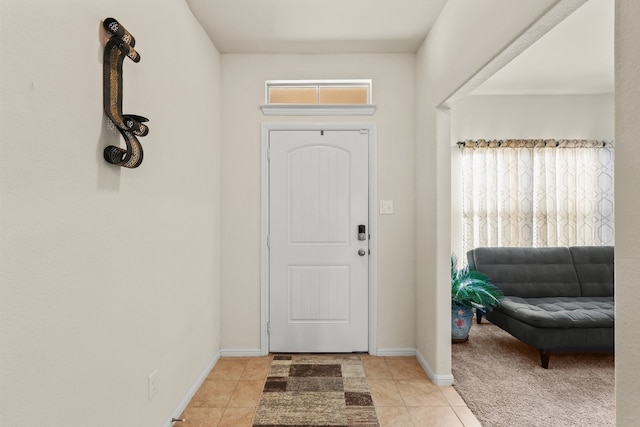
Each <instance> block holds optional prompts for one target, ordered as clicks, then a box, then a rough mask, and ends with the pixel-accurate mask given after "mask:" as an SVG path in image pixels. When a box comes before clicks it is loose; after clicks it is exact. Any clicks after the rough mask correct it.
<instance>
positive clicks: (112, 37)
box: [102, 18, 149, 168]
mask: <svg viewBox="0 0 640 427" xmlns="http://www.w3.org/2000/svg"><path fill="white" fill-rule="evenodd" d="M102 25H103V26H104V29H105V30H106V32H107V35H108V36H109V40H108V41H107V44H106V45H105V47H104V64H103V83H104V96H103V101H104V112H105V113H106V114H107V116H108V117H109V119H110V120H111V121H112V122H113V124H114V125H115V126H116V127H117V128H118V130H119V131H120V133H121V134H122V136H123V137H124V141H125V143H126V146H127V149H126V150H125V149H122V148H120V147H115V146H113V145H109V146H108V147H106V148H105V149H104V158H105V160H106V161H107V162H109V163H111V164H114V165H118V166H123V167H126V168H137V167H138V166H140V164H141V163H142V157H143V155H142V154H143V153H142V145H141V144H140V142H139V141H138V138H137V137H142V136H145V135H147V134H148V133H149V128H148V127H147V125H145V124H144V122H148V121H149V119H147V118H145V117H142V116H137V115H134V114H122V63H123V62H124V59H125V57H129V59H131V60H132V61H133V62H140V54H139V53H138V52H137V51H136V50H135V49H134V46H135V44H136V39H134V38H133V36H132V35H131V33H130V32H129V31H127V29H126V28H124V27H123V26H122V25H121V24H120V23H119V22H118V21H117V20H115V19H113V18H107V19H105V20H104V22H103V24H102Z"/></svg>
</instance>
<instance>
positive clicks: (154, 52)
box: [0, 0, 220, 427]
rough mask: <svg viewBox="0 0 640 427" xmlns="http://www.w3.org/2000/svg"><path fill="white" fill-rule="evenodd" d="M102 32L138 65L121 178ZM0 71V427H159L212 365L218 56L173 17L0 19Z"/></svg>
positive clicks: (58, 7)
mask: <svg viewBox="0 0 640 427" xmlns="http://www.w3.org/2000/svg"><path fill="white" fill-rule="evenodd" d="M109 16H113V17H115V18H116V19H118V20H120V21H121V22H122V23H123V25H125V26H126V27H127V28H128V29H129V30H130V31H131V32H132V34H133V35H134V36H135V38H136V41H137V44H136V48H137V49H138V50H139V52H140V54H141V56H142V60H141V61H140V62H139V63H138V64H134V63H133V62H131V61H129V60H127V62H125V64H124V66H123V69H124V70H123V71H124V110H125V112H126V113H135V114H139V115H143V116H146V117H148V118H149V119H150V122H149V126H150V133H149V135H148V136H146V137H144V138H141V141H142V145H143V147H144V162H143V163H142V165H141V166H140V167H139V168H138V169H135V170H125V169H123V168H119V167H114V166H111V165H109V164H107V163H106V162H105V161H104V160H103V159H102V150H103V148H104V147H105V146H106V145H108V144H113V143H116V144H122V145H123V141H122V137H120V136H119V134H118V133H114V132H113V131H110V130H107V127H106V122H105V118H104V113H103V111H102V63H103V60H102V53H103V48H102V46H101V44H100V41H99V37H98V35H99V26H100V25H101V20H103V19H105V18H106V17H109ZM0 56H1V62H0V63H1V65H0V90H1V93H2V95H1V96H0V139H1V142H0V144H1V145H0V191H1V197H2V200H1V205H0V242H1V243H0V319H1V321H0V402H1V403H0V413H1V414H2V415H1V418H2V421H1V422H0V424H2V425H7V426H24V427H40V426H105V427H106V426H116V425H127V426H160V425H162V424H163V423H165V422H166V421H167V420H169V419H170V416H171V415H172V413H173V411H174V410H175V409H176V407H177V405H178V404H179V402H180V401H181V400H182V399H183V398H184V396H185V395H186V394H187V391H188V390H189V388H190V387H191V386H192V385H193V384H194V382H195V381H196V380H197V379H198V378H199V376H200V375H201V374H202V372H203V371H204V370H205V368H206V367H207V366H208V365H209V364H210V363H211V362H212V361H213V360H214V357H215V356H216V354H217V352H218V350H219V313H220V309H219V301H220V298H219V271H220V265H219V252H220V232H219V225H218V224H219V222H220V208H219V201H218V199H219V192H220V189H219V187H220V148H219V147H220V144H219V141H220V139H219V135H218V132H219V128H220V119H219V115H220V110H219V100H220V66H219V56H218V54H217V52H216V49H215V48H214V46H213V45H212V44H211V41H210V40H209V39H208V38H207V37H206V35H205V33H204V31H202V29H201V28H200V26H199V25H198V23H197V22H196V21H195V19H194V18H193V16H192V15H191V12H190V11H189V9H188V7H187V5H186V4H185V2H184V1H183V0H170V1H163V2H156V1H152V0H138V1H134V2H132V1H126V0H113V1H109V2H104V1H98V0H83V1H62V2H60V1H58V2H46V1H40V2H18V1H2V12H1V13H0ZM156 369H158V372H159V374H158V378H159V391H158V394H157V395H156V396H155V398H154V399H153V400H151V401H149V400H148V398H147V378H148V375H149V374H150V373H151V372H153V371H154V370H156ZM174 415H175V414H174Z"/></svg>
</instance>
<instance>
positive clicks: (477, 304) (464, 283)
mask: <svg viewBox="0 0 640 427" xmlns="http://www.w3.org/2000/svg"><path fill="white" fill-rule="evenodd" d="M503 296H504V295H503V293H502V291H501V290H500V289H499V288H498V287H497V286H495V285H494V284H493V283H491V280H490V279H489V277H487V276H486V275H484V274H482V273H480V272H479V271H477V270H472V269H471V268H469V266H468V265H466V266H464V267H462V268H460V269H459V268H458V258H457V257H456V255H455V254H452V255H451V340H452V341H453V342H464V341H466V340H467V339H469V330H470V329H471V319H472V318H473V309H474V308H475V309H476V310H482V311H490V310H491V309H493V307H495V306H496V305H497V304H498V303H499V302H500V299H502V297H503Z"/></svg>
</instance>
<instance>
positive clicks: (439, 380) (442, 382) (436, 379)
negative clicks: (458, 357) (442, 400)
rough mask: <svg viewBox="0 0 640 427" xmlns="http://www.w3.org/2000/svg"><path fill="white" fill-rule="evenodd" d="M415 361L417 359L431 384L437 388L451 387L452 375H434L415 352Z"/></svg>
mask: <svg viewBox="0 0 640 427" xmlns="http://www.w3.org/2000/svg"><path fill="white" fill-rule="evenodd" d="M416 359H418V362H420V365H422V369H424V371H425V372H426V373H427V375H428V376H429V379H430V380H431V382H432V383H434V384H435V385H438V386H447V385H453V375H451V374H448V375H436V374H435V373H434V372H433V370H432V369H431V367H430V366H429V364H428V363H427V361H426V360H425V358H424V357H422V354H420V352H419V351H416Z"/></svg>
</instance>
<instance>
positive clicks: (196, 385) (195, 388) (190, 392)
mask: <svg viewBox="0 0 640 427" xmlns="http://www.w3.org/2000/svg"><path fill="white" fill-rule="evenodd" d="M220 356H221V352H220V351H218V352H217V353H216V355H215V356H213V359H211V361H210V362H209V363H208V364H207V366H206V367H205V368H204V370H203V371H202V373H201V374H200V376H198V378H197V379H196V382H195V383H193V385H192V386H191V387H190V388H189V390H188V391H187V394H185V396H184V397H183V398H182V400H180V403H178V406H177V407H176V409H174V410H173V413H172V415H171V417H169V419H168V420H167V421H166V422H165V423H164V424H162V427H173V426H174V424H173V423H172V422H171V420H172V419H173V418H179V417H180V414H182V413H183V412H184V410H185V409H186V408H187V406H188V405H189V402H191V399H193V396H194V395H195V394H196V392H197V391H198V389H199V388H200V386H201V385H202V383H203V382H204V380H205V379H206V378H207V375H209V372H211V370H212V369H213V367H214V366H215V365H216V363H218V360H220Z"/></svg>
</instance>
